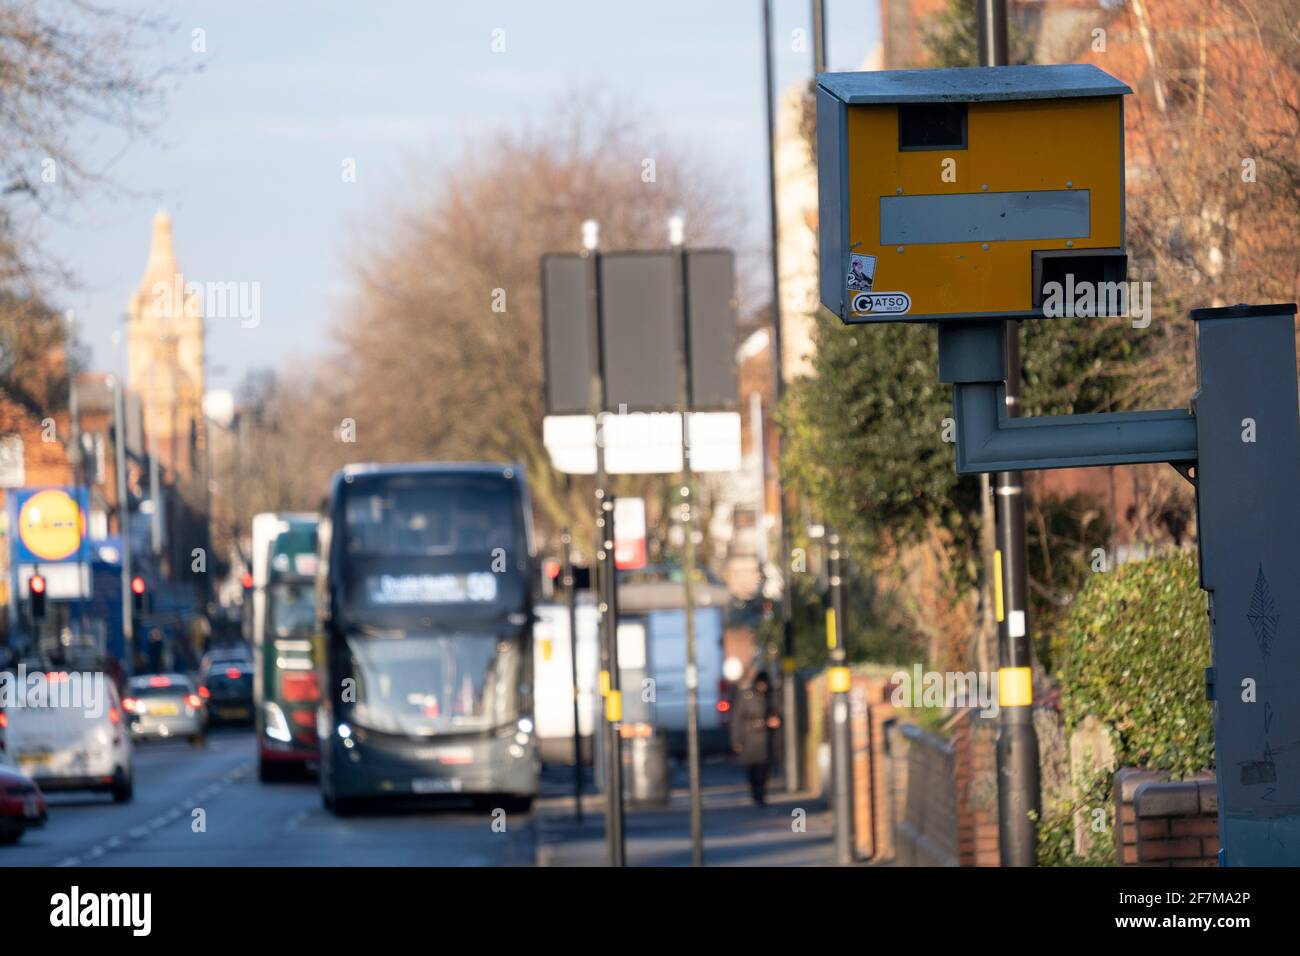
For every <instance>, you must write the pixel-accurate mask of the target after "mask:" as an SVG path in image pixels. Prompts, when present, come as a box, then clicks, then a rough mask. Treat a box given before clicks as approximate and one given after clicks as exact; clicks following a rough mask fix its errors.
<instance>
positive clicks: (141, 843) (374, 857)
mask: <svg viewBox="0 0 1300 956" xmlns="http://www.w3.org/2000/svg"><path fill="white" fill-rule="evenodd" d="M48 799H49V804H50V818H49V823H48V824H47V825H46V826H45V827H44V828H43V829H39V830H29V831H28V832H27V833H26V834H25V835H24V836H23V839H22V841H21V842H20V843H19V844H18V845H17V846H12V847H0V868H3V867H5V866H74V867H79V866H531V865H532V864H533V863H534V862H535V858H536V828H535V824H534V820H533V818H532V816H531V815H520V814H510V815H508V816H507V817H506V818H505V819H504V823H505V831H504V832H494V830H493V817H492V815H491V813H490V812H488V811H487V810H482V811H477V812H476V811H474V810H472V809H470V808H428V807H424V808H415V809H407V810H393V811H385V812H374V813H364V814H361V815H358V816H350V817H347V818H345V819H340V818H336V817H335V816H334V815H333V814H331V813H330V812H329V811H327V810H325V809H324V808H322V806H321V802H320V792H319V790H318V789H317V786H316V783H315V781H314V780H304V781H301V782H288V783H273V784H264V783H260V782H259V781H258V779H257V767H256V758H255V754H254V744H253V738H252V734H251V733H250V732H249V731H246V730H236V729H230V730H221V731H213V733H212V734H211V735H210V736H209V738H208V745H207V746H206V747H205V748H191V747H190V746H189V745H188V744H183V743H171V742H167V743H151V744H139V745H137V747H136V751H135V799H134V800H133V801H132V802H131V803H128V804H114V803H113V802H112V798H111V797H109V796H108V795H107V794H103V795H101V794H82V793H53V794H49V796H48ZM196 810H199V811H202V813H201V814H196V813H195V811H196ZM200 822H202V824H203V829H199V827H198V824H199V823H200ZM498 829H500V824H498Z"/></svg>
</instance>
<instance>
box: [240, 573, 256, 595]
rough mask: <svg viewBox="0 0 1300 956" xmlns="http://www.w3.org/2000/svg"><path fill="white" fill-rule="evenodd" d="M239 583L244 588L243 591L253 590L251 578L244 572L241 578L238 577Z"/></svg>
mask: <svg viewBox="0 0 1300 956" xmlns="http://www.w3.org/2000/svg"><path fill="white" fill-rule="evenodd" d="M239 583H240V584H242V585H243V586H244V590H245V591H250V590H252V588H253V576H252V575H251V574H249V573H248V572H247V571H245V572H244V573H243V576H242V577H240V579H239Z"/></svg>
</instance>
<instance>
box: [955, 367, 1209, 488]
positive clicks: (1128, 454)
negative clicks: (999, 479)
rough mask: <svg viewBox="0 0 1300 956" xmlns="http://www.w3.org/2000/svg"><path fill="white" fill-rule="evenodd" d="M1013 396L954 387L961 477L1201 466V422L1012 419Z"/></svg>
mask: <svg viewBox="0 0 1300 956" xmlns="http://www.w3.org/2000/svg"><path fill="white" fill-rule="evenodd" d="M1005 393H1006V389H1005V386H1003V385H1002V384H1001V383H993V382H976V383H967V384H958V385H954V386H953V397H952V403H953V409H954V415H955V417H956V420H957V472H958V473H959V474H963V475H969V474H979V473H980V472H992V471H1036V470H1039V469H1045V468H1083V467H1089V466H1093V465H1132V464H1138V463H1140V462H1163V461H1168V462H1195V461H1196V419H1195V418H1193V417H1192V415H1191V413H1190V412H1187V411H1184V410H1182V409H1168V410H1164V411H1149V412H1110V413H1100V414H1095V415H1055V416H1049V417H1043V418H1010V417H1008V416H1007V413H1006V398H1005Z"/></svg>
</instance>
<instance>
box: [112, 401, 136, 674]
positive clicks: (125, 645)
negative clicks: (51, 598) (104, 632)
mask: <svg viewBox="0 0 1300 956" xmlns="http://www.w3.org/2000/svg"><path fill="white" fill-rule="evenodd" d="M125 406H126V400H125V398H124V397H123V395H122V380H121V378H119V377H117V376H114V377H113V444H114V446H115V448H114V462H115V470H116V471H117V524H118V537H119V538H120V539H121V559H122V582H121V584H122V656H123V657H124V658H126V659H125V660H124V661H123V662H122V672H123V673H124V674H125V675H126V676H127V677H130V676H131V675H132V674H133V673H134V672H135V622H134V619H133V615H132V613H131V603H132V602H131V504H130V501H129V499H128V498H127V489H126V408H125Z"/></svg>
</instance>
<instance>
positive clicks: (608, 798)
mask: <svg viewBox="0 0 1300 956" xmlns="http://www.w3.org/2000/svg"><path fill="white" fill-rule="evenodd" d="M592 240H593V241H592V243H591V246H590V247H588V248H587V254H589V255H590V256H591V257H592V260H593V261H592V271H593V272H594V273H595V281H594V288H595V314H596V328H595V336H594V339H595V341H594V343H593V344H594V346H595V349H596V363H595V371H594V374H593V375H592V380H591V405H592V414H593V415H595V416H596V505H597V508H598V511H597V514H596V561H595V565H596V567H597V568H599V570H600V572H601V574H600V576H599V578H598V579H597V580H598V582H599V585H600V596H599V603H598V605H597V606H598V608H599V610H600V638H601V640H600V655H601V671H600V680H601V691H602V692H603V694H604V699H605V700H604V703H605V712H604V714H602V715H601V721H600V725H601V735H602V740H603V741H604V743H605V746H604V758H605V768H604V769H605V842H606V845H607V849H608V853H609V865H610V866H625V865H626V863H627V854H626V848H625V845H624V839H623V746H622V723H623V698H622V693H621V691H620V689H619V680H618V570H617V568H616V566H615V562H614V501H613V497H612V495H610V494H609V491H608V488H607V487H606V484H607V480H608V479H607V476H606V474H605V436H604V434H603V433H602V431H601V427H600V418H601V415H602V414H603V413H604V409H605V400H606V388H605V360H604V338H605V322H604V314H603V313H604V310H603V295H602V290H601V281H600V252H599V250H598V248H597V243H596V241H595V236H594V235H593V236H592Z"/></svg>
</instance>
